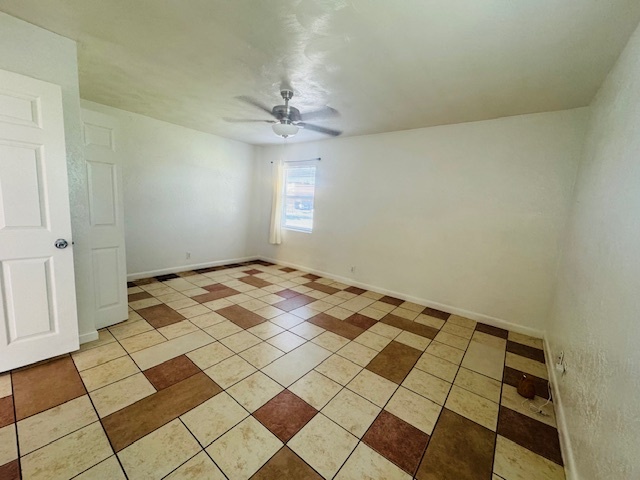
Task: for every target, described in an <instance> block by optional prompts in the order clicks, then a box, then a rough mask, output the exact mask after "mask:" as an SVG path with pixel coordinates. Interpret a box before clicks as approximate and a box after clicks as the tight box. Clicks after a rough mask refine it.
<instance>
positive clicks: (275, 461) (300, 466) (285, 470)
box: [251, 447, 322, 480]
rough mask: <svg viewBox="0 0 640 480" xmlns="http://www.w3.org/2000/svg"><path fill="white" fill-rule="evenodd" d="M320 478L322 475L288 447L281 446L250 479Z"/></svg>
mask: <svg viewBox="0 0 640 480" xmlns="http://www.w3.org/2000/svg"><path fill="white" fill-rule="evenodd" d="M286 478H291V479H294V478H295V479H300V480H303V479H304V480H316V479H317V480H322V477H321V476H320V475H318V474H317V473H316V471H315V470H313V469H312V468H311V467H310V466H309V465H307V464H306V463H305V462H304V461H303V460H302V459H301V458H300V457H299V456H297V455H296V454H295V453H293V451H291V449H290V448H289V447H282V448H281V449H280V450H279V451H278V453H276V454H275V455H274V456H273V457H271V459H270V460H269V461H268V462H267V463H265V464H264V466H263V467H262V468H261V469H260V470H258V471H257V472H256V473H255V474H254V475H253V477H251V480H281V479H286Z"/></svg>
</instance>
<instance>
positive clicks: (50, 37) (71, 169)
mask: <svg viewBox="0 0 640 480" xmlns="http://www.w3.org/2000/svg"><path fill="white" fill-rule="evenodd" d="M0 68H1V69H4V70H9V71H12V72H16V73H20V74H22V75H27V76H29V77H33V78H37V79H40V80H43V81H45V82H50V83H55V84H57V85H60V86H61V87H62V107H63V113H64V130H65V139H66V147H67V171H68V175H69V191H70V204H71V226H72V230H73V240H74V242H75V245H74V247H73V258H74V263H75V277H76V278H75V280H76V298H77V302H78V323H79V332H80V341H81V342H82V341H87V340H91V339H93V336H96V338H97V334H96V333H95V325H94V319H93V316H94V315H93V301H94V292H93V279H92V266H91V257H90V251H89V244H88V234H89V220H88V208H89V207H88V202H89V200H88V196H87V173H86V166H85V162H84V158H83V155H84V150H83V149H84V145H83V142H82V124H81V122H80V92H79V87H78V62H77V55H76V42H74V41H73V40H69V39H68V38H64V37H61V36H59V35H56V34H55V33H51V32H49V31H47V30H44V29H42V28H39V27H36V26H34V25H31V24H29V23H26V22H23V21H22V20H18V19H17V18H14V17H11V16H9V15H6V14H4V13H0Z"/></svg>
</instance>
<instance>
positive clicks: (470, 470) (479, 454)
mask: <svg viewBox="0 0 640 480" xmlns="http://www.w3.org/2000/svg"><path fill="white" fill-rule="evenodd" d="M495 442H496V434H495V433H494V432H492V431H491V430H489V429H487V428H484V427H483V426H481V425H478V424H477V423H475V422H472V421H471V420H468V419H466V418H465V417H463V416H461V415H458V414H457V413H454V412H452V411H451V410H448V409H446V408H443V409H442V413H441V414H440V418H439V419H438V423H436V426H435V429H434V431H433V435H431V440H430V441H429V445H428V446H427V452H426V453H425V455H424V458H423V459H422V462H420V467H419V468H418V473H417V475H416V478H417V479H418V480H449V479H453V478H455V479H456V480H488V479H490V478H491V470H492V467H493V450H494V446H495Z"/></svg>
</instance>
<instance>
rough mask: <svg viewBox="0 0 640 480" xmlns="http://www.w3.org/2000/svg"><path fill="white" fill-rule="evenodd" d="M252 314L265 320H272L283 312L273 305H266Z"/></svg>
mask: <svg viewBox="0 0 640 480" xmlns="http://www.w3.org/2000/svg"><path fill="white" fill-rule="evenodd" d="M253 313H255V314H257V315H260V316H261V317H262V318H266V319H267V320H271V319H272V318H275V317H277V316H278V315H282V314H283V313H285V312H284V310H280V309H279V308H276V307H274V306H273V305H267V306H266V307H262V308H259V309H258V310H255V311H254V312H253Z"/></svg>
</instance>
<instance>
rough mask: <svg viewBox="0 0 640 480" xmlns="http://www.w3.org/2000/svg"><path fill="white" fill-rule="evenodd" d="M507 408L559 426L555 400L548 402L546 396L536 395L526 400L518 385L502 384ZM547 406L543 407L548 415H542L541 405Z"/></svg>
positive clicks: (502, 401) (553, 425) (503, 403)
mask: <svg viewBox="0 0 640 480" xmlns="http://www.w3.org/2000/svg"><path fill="white" fill-rule="evenodd" d="M500 403H501V404H502V405H504V406H505V407H507V408H510V409H511V410H515V411H516V412H519V413H521V414H523V415H526V416H527V417H531V418H533V419H535V420H538V421H539V422H542V423H546V424H547V425H550V426H552V427H554V428H557V424H556V414H555V410H554V406H553V402H549V403H548V404H547V399H546V398H540V397H535V398H534V399H533V400H526V401H525V399H524V398H522V397H521V396H520V395H519V394H518V390H517V389H516V387H512V386H511V385H507V384H504V385H503V386H502V398H501V402H500ZM545 404H546V405H545ZM530 405H535V406H537V407H538V408H535V409H532V408H533V407H530ZM542 405H545V407H544V408H543V409H542V410H543V411H544V412H545V413H546V415H540V414H539V413H537V412H538V409H539V407H542Z"/></svg>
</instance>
